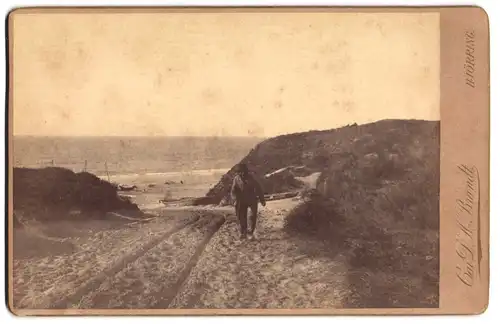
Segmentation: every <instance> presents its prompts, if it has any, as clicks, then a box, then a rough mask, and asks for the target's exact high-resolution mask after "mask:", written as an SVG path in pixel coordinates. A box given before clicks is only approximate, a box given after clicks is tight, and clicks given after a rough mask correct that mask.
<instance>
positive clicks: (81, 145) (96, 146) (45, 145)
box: [13, 136, 263, 178]
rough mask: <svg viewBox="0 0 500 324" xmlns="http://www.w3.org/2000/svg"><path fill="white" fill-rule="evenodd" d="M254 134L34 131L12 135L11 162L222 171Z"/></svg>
mask: <svg viewBox="0 0 500 324" xmlns="http://www.w3.org/2000/svg"><path fill="white" fill-rule="evenodd" d="M262 140H263V139H262V138H256V137H34V136H15V137H14V139H13V160H14V161H13V164H14V167H27V168H43V167H48V166H56V167H63V168H67V169H70V170H72V171H74V172H81V171H87V172H90V173H93V174H95V175H97V176H100V177H108V178H118V177H119V178H126V177H136V176H147V175H151V176H157V175H162V174H165V175H169V174H170V175H176V174H182V173H186V172H189V173H198V174H203V173H206V172H212V171H216V172H217V171H220V172H223V171H225V170H227V169H229V168H231V167H232V166H233V165H234V164H236V163H238V162H239V161H240V160H241V159H242V158H243V157H245V156H246V155H247V154H248V153H249V152H250V150H251V149H252V148H253V147H255V145H257V144H258V143H259V142H261V141H262Z"/></svg>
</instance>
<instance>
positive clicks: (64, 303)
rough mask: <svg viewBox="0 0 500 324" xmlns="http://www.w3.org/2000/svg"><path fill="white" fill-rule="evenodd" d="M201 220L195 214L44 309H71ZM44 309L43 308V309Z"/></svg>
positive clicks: (198, 215)
mask: <svg viewBox="0 0 500 324" xmlns="http://www.w3.org/2000/svg"><path fill="white" fill-rule="evenodd" d="M200 218H201V216H200V214H198V213H195V214H194V217H193V218H192V219H189V220H188V221H186V222H182V223H180V224H178V225H176V226H175V227H174V228H173V229H171V230H169V231H167V232H166V233H165V234H164V235H161V236H159V237H157V238H155V239H153V240H151V241H150V242H148V243H147V244H145V245H143V246H142V247H141V248H139V249H138V250H137V251H135V252H134V253H131V254H128V255H125V256H124V257H123V258H121V259H120V260H118V261H117V262H115V263H114V264H113V265H112V266H111V267H109V268H108V269H105V270H103V271H102V272H101V274H99V275H97V276H95V277H93V278H91V279H89V280H88V281H87V282H86V283H84V284H82V285H81V286H80V288H78V289H77V290H76V291H75V292H73V293H71V294H70V295H68V296H65V297H63V298H62V299H58V300H53V301H51V302H50V303H49V305H48V306H47V307H46V308H50V309H66V308H72V305H74V304H77V303H78V302H79V301H80V300H81V299H82V297H83V296H85V295H87V294H89V293H90V292H92V291H93V290H95V289H97V288H98V287H99V286H100V285H101V284H102V283H103V282H104V281H105V280H106V279H107V278H109V277H113V276H115V275H116V274H117V273H118V272H120V271H121V270H122V269H124V268H125V267H126V266H127V265H128V264H130V263H132V262H134V261H135V260H137V259H138V258H139V257H141V256H142V255H144V254H145V253H147V252H148V251H149V250H151V249H152V248H154V247H155V246H157V245H158V244H160V243H161V242H162V241H164V240H166V239H168V238H169V237H170V236H171V235H173V234H175V233H177V232H179V231H181V230H182V229H184V228H185V227H187V226H189V225H192V224H194V223H196V222H197V221H199V220H200ZM44 308H45V307H44Z"/></svg>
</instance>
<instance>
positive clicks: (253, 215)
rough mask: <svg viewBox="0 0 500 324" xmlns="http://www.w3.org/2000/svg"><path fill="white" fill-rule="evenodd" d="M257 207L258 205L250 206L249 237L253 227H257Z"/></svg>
mask: <svg viewBox="0 0 500 324" xmlns="http://www.w3.org/2000/svg"><path fill="white" fill-rule="evenodd" d="M257 207H258V203H255V204H252V205H251V206H250V233H249V234H250V235H253V232H254V231H255V227H256V226H257Z"/></svg>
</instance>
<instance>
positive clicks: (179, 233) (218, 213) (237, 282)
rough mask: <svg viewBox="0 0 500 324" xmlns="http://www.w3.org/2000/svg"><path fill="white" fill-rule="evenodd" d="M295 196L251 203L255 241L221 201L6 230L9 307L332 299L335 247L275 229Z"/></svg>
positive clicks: (239, 304)
mask: <svg viewBox="0 0 500 324" xmlns="http://www.w3.org/2000/svg"><path fill="white" fill-rule="evenodd" d="M296 204H297V201H294V200H292V199H285V200H278V201H272V202H269V203H268V205H267V206H266V207H264V208H262V207H261V210H260V216H259V219H258V225H257V240H255V241H240V240H239V238H238V236H239V233H238V227H237V226H238V225H237V223H236V218H235V216H234V212H233V210H232V208H230V207H217V208H213V207H212V208H193V207H184V208H159V209H156V210H154V211H151V212H152V213H154V214H155V215H156V216H157V217H156V218H155V219H154V220H152V221H150V222H147V223H136V222H135V223H134V222H132V223H130V222H123V221H91V222H86V223H85V224H75V223H69V222H66V223H65V222H58V223H53V224H50V225H41V224H31V225H30V226H28V227H27V228H25V229H18V230H17V229H16V232H15V233H14V240H15V242H14V247H15V252H14V264H13V265H14V278H13V279H14V285H13V287H14V307H15V308H23V309H27V308H28V309H29V308H38V309H40V308H42V309H43V308H87V309H88V308H98V309H107V308H122V309H127V308H142V309H144V308H159V309H162V308H303V307H308V308H310V307H321V308H335V307H342V300H343V298H344V297H345V296H344V295H343V292H346V291H348V289H346V288H347V287H346V286H345V285H346V282H345V278H346V276H345V273H346V263H345V258H344V256H343V255H342V254H340V253H339V254H338V255H337V256H336V257H333V258H332V257H331V255H329V256H324V257H322V256H321V253H311V251H310V250H311V249H313V250H314V249H316V252H320V248H319V247H316V246H315V243H313V242H304V241H303V240H301V241H300V242H299V241H297V240H294V239H293V238H291V237H287V236H286V235H285V233H284V232H283V230H282V228H283V220H284V216H285V214H286V213H287V211H288V210H290V209H291V208H293V207H294V206H295V205H296ZM61 233H65V234H64V236H63V235H62V234H61ZM304 248H306V249H308V250H309V251H307V252H306V251H304Z"/></svg>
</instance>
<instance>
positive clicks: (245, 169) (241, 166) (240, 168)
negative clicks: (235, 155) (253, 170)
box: [236, 163, 248, 172]
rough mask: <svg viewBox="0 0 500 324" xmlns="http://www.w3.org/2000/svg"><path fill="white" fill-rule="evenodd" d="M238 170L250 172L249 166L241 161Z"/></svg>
mask: <svg viewBox="0 0 500 324" xmlns="http://www.w3.org/2000/svg"><path fill="white" fill-rule="evenodd" d="M236 172H248V167H247V165H246V164H245V163H240V164H238V166H237V167H236Z"/></svg>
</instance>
